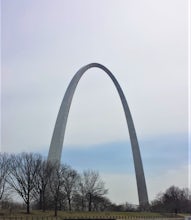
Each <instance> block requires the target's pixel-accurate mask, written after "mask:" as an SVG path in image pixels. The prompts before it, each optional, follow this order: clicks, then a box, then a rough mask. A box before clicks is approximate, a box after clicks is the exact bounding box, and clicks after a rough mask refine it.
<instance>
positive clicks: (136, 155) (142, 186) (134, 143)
mask: <svg viewBox="0 0 191 220" xmlns="http://www.w3.org/2000/svg"><path fill="white" fill-rule="evenodd" d="M93 67H97V68H100V69H102V70H104V71H105V72H106V73H107V74H108V75H109V77H110V78H111V80H112V81H113V83H114V84H115V87H116V89H117V91H118V93H119V96H120V98H121V102H122V105H123V109H124V112H125V117H126V121H127V126H128V129H129V136H130V141H131V148H132V153H133V160H134V167H135V174H136V181H137V189H138V197H139V204H140V206H141V207H147V206H148V194H147V188H146V182H145V176H144V170H143V164H142V160H141V154H140V149H139V144H138V140H137V135H136V131H135V127H134V123H133V119H132V116H131V113H130V110H129V107H128V104H127V101H126V98H125V95H124V93H123V91H122V89H121V87H120V85H119V83H118V81H117V80H116V78H115V77H114V75H113V74H112V73H111V72H110V71H109V70H108V69H107V68H106V67H105V66H103V65H101V64H99V63H91V64H88V65H86V66H84V67H82V68H81V69H80V70H79V71H78V72H77V73H76V74H75V75H74V77H73V78H72V80H71V82H70V84H69V86H68V88H67V90H66V93H65V95H64V98H63V101H62V104H61V106H60V110H59V113H58V116H57V120H56V124H55V128H54V132H53V136H52V140H51V144H50V149H49V154H48V161H50V162H52V163H55V162H58V163H60V159H61V152H62V147H63V141H64V134H65V129H66V124H67V118H68V114H69V110H70V106H71V102H72V98H73V95H74V92H75V89H76V86H77V84H78V82H79V80H80V78H81V77H82V75H83V74H84V73H85V72H86V71H87V70H88V69H90V68H93Z"/></svg>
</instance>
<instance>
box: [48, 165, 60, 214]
mask: <svg viewBox="0 0 191 220" xmlns="http://www.w3.org/2000/svg"><path fill="white" fill-rule="evenodd" d="M49 187H50V192H51V194H52V197H53V200H54V215H55V216H57V212H58V204H59V200H60V199H61V197H62V193H61V189H62V187H63V169H62V166H61V165H56V166H55V168H54V171H53V173H52V175H51V176H50V179H49Z"/></svg>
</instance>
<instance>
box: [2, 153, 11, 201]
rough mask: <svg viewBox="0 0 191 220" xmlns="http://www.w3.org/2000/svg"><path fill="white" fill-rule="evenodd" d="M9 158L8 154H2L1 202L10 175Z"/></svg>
mask: <svg viewBox="0 0 191 220" xmlns="http://www.w3.org/2000/svg"><path fill="white" fill-rule="evenodd" d="M9 162H10V160H9V156H8V154H6V153H0V201H1V200H2V199H3V196H4V195H5V190H6V183H7V182H6V181H7V176H8V173H9Z"/></svg>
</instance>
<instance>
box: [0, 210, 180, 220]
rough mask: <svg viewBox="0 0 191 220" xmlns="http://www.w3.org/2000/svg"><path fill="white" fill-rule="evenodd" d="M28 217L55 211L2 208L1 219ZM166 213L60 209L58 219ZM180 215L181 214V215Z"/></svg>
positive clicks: (48, 215)
mask: <svg viewBox="0 0 191 220" xmlns="http://www.w3.org/2000/svg"><path fill="white" fill-rule="evenodd" d="M5 216H6V217H13V216H14V217H20V218H22V217H23V218H24V217H26V216H27V217H28V220H31V219H33V220H35V219H37V217H44V220H46V219H47V220H49V217H53V216H54V212H53V211H46V212H42V211H31V214H29V215H27V214H26V212H25V211H12V213H11V212H10V211H1V210H0V219H3V217H5ZM167 216H168V217H173V215H170V216H169V214H168V215H167ZM167 216H165V215H164V214H163V215H162V214H160V213H153V212H64V211H58V217H59V218H58V219H64V218H71V219H72V218H73V219H75V218H76V219H77V218H97V219H98V218H116V219H125V218H127V219H128V218H133V217H142V218H143V217H144V218H154V217H155V218H157V217H158V218H160V217H167ZM179 217H180V216H179Z"/></svg>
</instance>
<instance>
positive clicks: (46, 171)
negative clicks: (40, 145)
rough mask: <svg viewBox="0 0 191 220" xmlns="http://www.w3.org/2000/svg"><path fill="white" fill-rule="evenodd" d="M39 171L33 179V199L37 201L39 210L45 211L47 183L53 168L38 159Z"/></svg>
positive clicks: (48, 163) (46, 162)
mask: <svg viewBox="0 0 191 220" xmlns="http://www.w3.org/2000/svg"><path fill="white" fill-rule="evenodd" d="M39 160H40V163H39V169H38V172H37V174H36V178H35V188H34V191H35V194H34V195H35V197H36V199H37V200H38V201H39V205H40V209H42V210H43V211H45V209H46V194H47V189H48V183H49V180H50V178H51V175H52V173H53V170H54V168H55V166H54V165H52V164H51V163H50V162H48V161H46V160H43V159H42V157H41V158H39Z"/></svg>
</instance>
